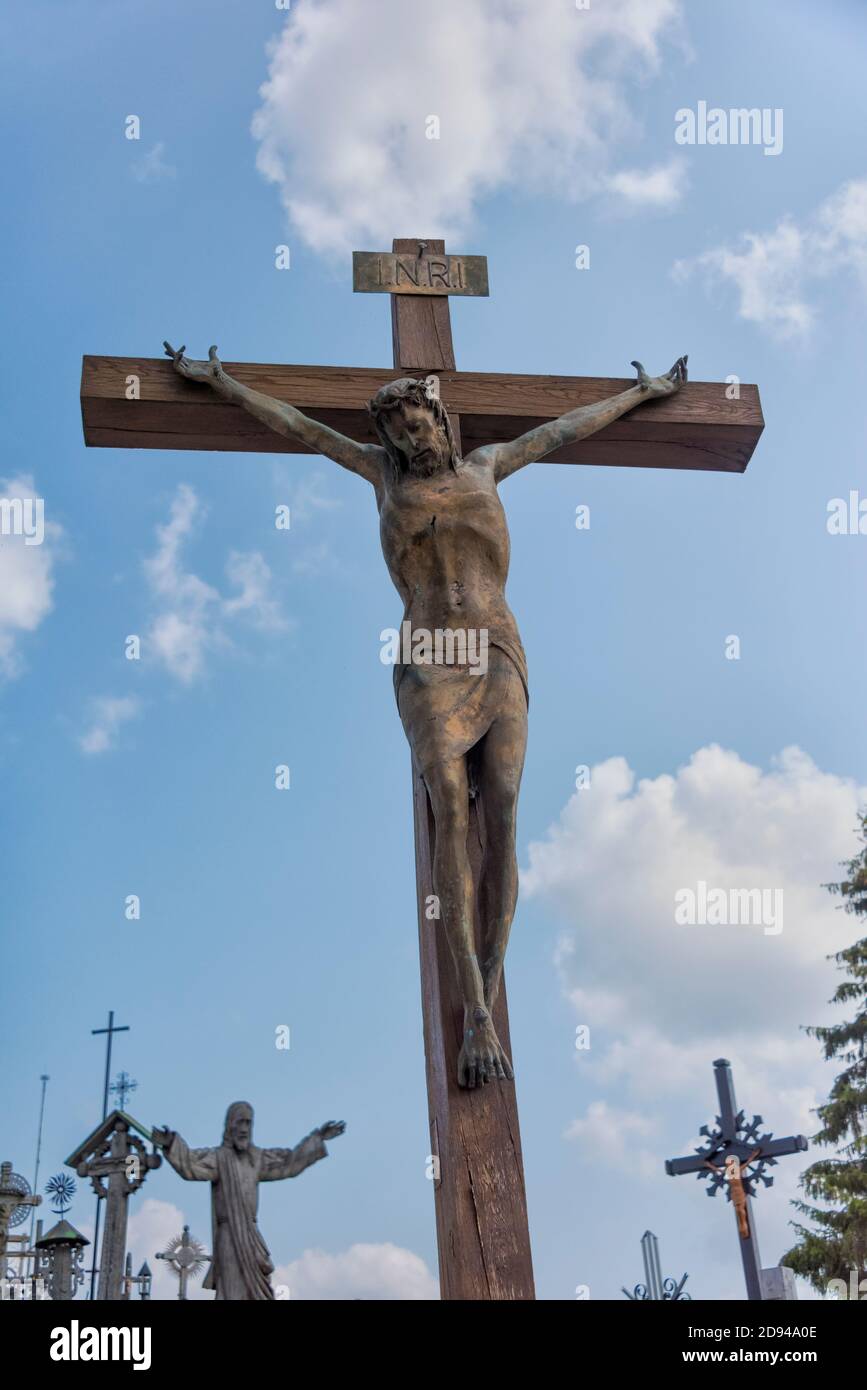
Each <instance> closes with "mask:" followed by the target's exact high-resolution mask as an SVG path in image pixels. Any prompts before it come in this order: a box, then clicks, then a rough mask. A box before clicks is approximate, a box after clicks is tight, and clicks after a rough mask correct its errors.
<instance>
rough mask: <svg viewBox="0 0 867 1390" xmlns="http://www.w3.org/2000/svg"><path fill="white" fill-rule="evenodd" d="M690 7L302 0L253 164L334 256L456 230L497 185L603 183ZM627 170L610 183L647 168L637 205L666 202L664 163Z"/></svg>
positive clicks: (535, 188) (534, 190)
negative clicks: (667, 41)
mask: <svg viewBox="0 0 867 1390" xmlns="http://www.w3.org/2000/svg"><path fill="white" fill-rule="evenodd" d="M680 15H681V4H680V0H606V3H605V4H598V5H596V4H594V5H593V6H591V8H590V9H589V10H578V9H577V8H576V7H575V6H574V5H571V4H568V3H564V0H534V3H533V4H527V3H526V0H500V3H499V4H496V5H493V4H490V3H488V2H487V0H440V3H439V4H438V6H437V7H436V10H435V11H431V12H430V13H427V12H425V13H424V14H423V15H422V13H421V12H418V13H416V11H415V10H412V9H410V10H408V9H407V7H406V5H405V4H404V3H403V0H377V4H376V7H375V15H374V11H373V9H372V7H370V6H365V5H359V4H358V3H357V0H327V3H325V0H302V2H301V3H299V4H297V5H293V7H292V11H291V14H290V15H289V17H288V19H287V21H286V24H285V26H284V29H283V31H282V33H281V34H280V36H279V37H278V38H277V39H276V41H275V42H274V44H273V45H272V47H271V51H270V65H269V76H268V80H267V81H266V82H265V83H264V85H263V86H262V88H261V96H262V105H261V107H260V108H259V110H258V111H257V113H256V115H255V117H254V121H253V133H254V135H255V137H256V139H257V140H258V141H259V151H258V156H257V164H258V167H259V169H260V171H261V172H262V173H263V174H264V175H265V177H266V178H268V179H269V180H271V181H272V182H274V183H275V184H276V185H277V187H278V188H279V190H280V196H281V199H282V202H283V205H284V207H285V209H286V212H287V214H288V217H289V220H290V223H291V224H292V225H293V226H294V228H295V229H296V230H297V232H298V234H299V235H300V236H301V237H302V238H303V240H304V241H306V242H307V243H308V244H309V245H311V246H312V247H314V249H316V250H317V251H324V252H332V253H340V254H345V253H346V252H347V250H349V249H352V248H354V249H371V248H374V249H375V248H383V249H387V248H388V246H389V245H390V238H391V237H392V236H394V235H422V236H443V237H445V238H446V239H447V240H448V241H449V242H450V243H452V244H454V242H455V240H456V239H457V238H458V237H460V236H463V235H464V234H465V233H466V231H467V230H468V228H469V227H471V225H472V219H473V213H474V209H475V205H476V203H477V202H478V201H479V200H480V199H481V198H483V197H486V196H488V195H489V194H491V193H493V192H495V191H498V190H501V189H507V188H518V189H520V190H521V192H525V193H527V194H529V195H531V196H532V195H533V194H538V193H540V192H541V193H550V194H553V195H555V196H559V197H566V198H568V199H569V200H570V201H577V200H578V199H581V198H584V197H586V196H588V195H592V194H595V193H599V192H602V191H604V190H605V189H606V188H608V187H609V186H610V174H611V165H612V152H613V151H614V150H615V149H616V148H618V147H619V146H620V145H621V144H622V142H624V141H625V140H627V139H628V140H630V141H631V142H633V143H634V141H635V140H636V138H637V133H638V130H637V122H636V120H635V118H634V117H633V116H632V114H631V112H630V110H629V106H628V96H629V92H630V89H631V88H632V87H634V85H635V82H636V80H637V78H639V77H640V76H644V75H646V74H648V73H652V72H653V71H654V70H655V69H656V68H657V67H658V64H659V61H660V45H661V42H662V40H663V39H664V38H666V37H668V36H669V35H670V34H671V35H672V36H673V35H674V34H676V33H678V32H679V25H678V21H679V19H680ZM371 36H373V37H374V38H375V48H374V57H373V59H371V58H370V57H369V56H368V58H367V60H366V62H365V63H364V64H361V65H360V64H359V54H361V53H364V54H367V55H369V54H370V52H371ZM430 117H436V118H437V119H438V121H439V138H438V139H431V138H428V135H427V133H426V132H427V131H428V130H429V129H431V128H432V127H431V126H430V125H429V118H430ZM624 179H625V183H624V187H623V188H621V189H619V190H618V189H617V188H614V189H613V191H614V192H615V193H617V192H622V193H625V196H626V198H627V200H629V201H631V202H632V203H633V204H635V203H636V202H637V204H638V205H641V204H642V199H640V198H639V199H637V200H636V197H635V193H636V190H637V189H638V188H639V187H641V186H642V185H641V179H643V180H644V183H643V189H644V199H643V202H644V204H645V205H646V202H647V198H648V197H649V196H650V190H651V189H655V200H656V201H660V200H661V198H662V193H663V191H664V182H665V180H664V178H663V176H662V175H658V174H654V173H652V174H650V175H642V176H636V175H634V174H633V175H625V176H624ZM630 179H631V180H632V181H631V182H630ZM648 180H649V182H648Z"/></svg>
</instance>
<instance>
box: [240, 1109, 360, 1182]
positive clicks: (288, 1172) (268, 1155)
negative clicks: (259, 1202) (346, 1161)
mask: <svg viewBox="0 0 867 1390" xmlns="http://www.w3.org/2000/svg"><path fill="white" fill-rule="evenodd" d="M345 1128H346V1125H345V1124H344V1123H343V1121H342V1120H329V1121H328V1123H327V1124H324V1125H321V1126H320V1127H319V1129H314V1130H313V1132H312V1133H311V1134H308V1135H307V1138H306V1139H302V1140H301V1143H300V1144H296V1145H295V1148H294V1149H263V1150H262V1157H261V1164H262V1166H261V1169H260V1171H259V1181H260V1182H278V1181H279V1180H280V1179H281V1178H296V1177H297V1176H298V1174H299V1173H303V1172H304V1169H305V1168H309V1167H310V1165H311V1163H317V1162H318V1161H319V1159H320V1158H327V1157H328V1150H327V1149H326V1147H325V1140H326V1139H336V1138H337V1137H338V1135H340V1134H342V1133H343V1131H344V1130H345Z"/></svg>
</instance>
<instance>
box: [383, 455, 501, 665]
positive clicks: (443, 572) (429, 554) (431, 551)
mask: <svg viewBox="0 0 867 1390" xmlns="http://www.w3.org/2000/svg"><path fill="white" fill-rule="evenodd" d="M377 501H378V504H379V517H380V539H381V542H382V553H383V556H384V557H385V563H386V565H387V566H388V572H389V574H390V575H391V578H392V580H393V582H394V585H395V588H396V589H397V591H398V593H399V594H400V596H401V598H402V599H403V603H404V620H409V622H410V623H411V624H412V629H413V631H414V632H416V631H418V630H419V629H422V628H423V629H426V630H428V631H429V632H435V631H436V630H437V629H451V630H452V631H454V632H457V631H460V630H465V631H468V632H469V631H471V630H475V631H476V632H480V631H482V630H485V631H487V632H488V634H489V639H488V640H489V641H490V643H491V644H492V645H494V646H502V647H504V648H505V650H506V651H508V652H509V653H510V655H512V657H513V659H514V660H515V662H516V664H517V665H518V667H519V669H520V670H521V675H522V678H524V679H525V659H524V653H523V648H522V646H521V638H520V635H519V633H518V625H517V623H516V622H515V618H514V615H513V613H512V611H511V609H510V608H509V605H508V603H507V602H506V580H507V578H508V574H509V528H508V525H507V523H506V514H505V511H504V510H503V504H502V502H501V501H500V497H499V494H498V492H497V485H496V482H495V481H494V475H493V470H492V468H491V466H490V465H489V464H482V463H473V462H467V461H462V462H461V463H460V464H459V466H458V469H457V471H455V470H454V469H452V468H451V467H448V468H444V469H442V470H441V471H439V472H437V473H435V474H433V475H432V476H431V477H427V478H419V477H415V476H412V475H402V476H401V477H400V478H390V477H389V476H388V469H387V468H384V469H383V483H382V485H381V487H379V488H377Z"/></svg>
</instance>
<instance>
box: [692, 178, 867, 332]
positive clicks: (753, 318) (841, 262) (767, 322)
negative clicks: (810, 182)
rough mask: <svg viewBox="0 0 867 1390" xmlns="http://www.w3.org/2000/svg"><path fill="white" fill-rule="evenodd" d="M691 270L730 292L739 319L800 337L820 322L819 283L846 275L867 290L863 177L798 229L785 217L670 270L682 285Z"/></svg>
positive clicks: (866, 194)
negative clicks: (815, 293)
mask: <svg viewBox="0 0 867 1390" xmlns="http://www.w3.org/2000/svg"><path fill="white" fill-rule="evenodd" d="M695 270H702V271H705V272H709V273H710V276H711V277H712V278H716V279H717V280H721V281H723V282H727V283H728V284H729V285H730V286H732V287H733V288H734V290H735V293H736V295H737V299H738V314H739V316H740V317H741V318H742V319H746V320H748V321H749V322H750V323H756V324H758V325H760V326H761V327H762V328H766V329H767V330H768V331H769V332H771V333H773V334H775V335H776V336H777V337H780V338H804V337H805V336H806V335H807V333H808V332H809V331H810V329H811V328H812V327H813V326H814V324H815V322H816V319H817V309H816V306H815V304H814V302H813V298H814V296H813V294H812V291H814V290H816V289H817V288H818V285H819V282H821V281H823V280H827V279H829V278H830V277H831V276H833V275H836V274H841V273H847V272H848V273H849V274H854V275H855V277H856V279H857V280H858V282H860V284H861V287H862V289H867V179H853V180H851V181H850V182H849V183H846V184H843V185H842V187H840V188H839V189H838V190H837V191H836V192H835V193H834V194H832V195H831V197H829V198H826V199H825V201H824V202H823V203H821V204H820V205H819V207H818V208H817V209H816V210H815V212H813V213H812V214H811V215H810V216H809V217H807V218H806V219H804V220H803V221H802V222H800V223H799V222H798V221H796V220H795V219H794V218H792V217H783V218H781V219H780V221H779V222H778V223H777V225H776V227H774V228H772V229H771V230H770V231H767V232H746V233H745V234H744V235H743V236H742V237H741V239H740V242H739V243H738V244H737V245H736V246H717V247H714V248H712V249H711V250H709V251H705V252H704V253H703V255H701V256H696V257H694V258H692V259H690V260H684V261H677V262H676V263H675V266H674V274H675V277H676V278H678V279H681V280H682V279H685V278H686V277H688V276H689V275H690V274H691V273H692V272H693V271H695Z"/></svg>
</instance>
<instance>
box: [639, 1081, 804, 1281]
mask: <svg viewBox="0 0 867 1390" xmlns="http://www.w3.org/2000/svg"><path fill="white" fill-rule="evenodd" d="M713 1067H714V1076H715V1078H716V1089H717V1095H718V1097H719V1108H720V1113H719V1114H718V1115H717V1117H716V1125H715V1126H714V1128H713V1129H710V1128H709V1127H708V1126H707V1125H702V1127H701V1129H700V1130H699V1134H702V1135H704V1138H705V1142H704V1144H702V1145H700V1146H699V1147H698V1148H696V1150H695V1154H694V1155H691V1156H690V1157H688V1158H669V1159H666V1163H665V1171H666V1173H668V1174H669V1176H670V1177H679V1176H680V1174H681V1173H695V1175H696V1177H697V1178H698V1180H699V1181H700V1182H701V1181H703V1180H706V1181H707V1184H708V1186H707V1195H708V1196H709V1197H715V1196H716V1194H717V1192H718V1191H719V1189H720V1188H721V1187H724V1188H725V1190H726V1197H727V1199H728V1201H730V1202H731V1203H732V1205H733V1206H734V1209H735V1216H736V1218H737V1227H738V1238H739V1239H738V1244H739V1245H740V1250H741V1260H742V1261H743V1266H744V1278H745V1280H746V1285H747V1298H749V1299H754V1300H758V1301H761V1299H762V1263H761V1259H760V1256H759V1243H758V1238H757V1236H756V1228H755V1222H754V1220H753V1215H752V1210H751V1205H750V1202H751V1199H752V1198H753V1197H755V1196H757V1187H756V1184H757V1183H759V1182H761V1183H763V1184H764V1186H765V1187H770V1186H771V1185H772V1184H773V1181H774V1179H773V1177H772V1176H769V1175H768V1174H767V1173H766V1172H765V1169H766V1168H773V1167H775V1166H776V1162H777V1159H778V1158H780V1157H782V1156H783V1155H784V1154H794V1153H803V1152H804V1150H805V1149H806V1148H807V1141H806V1139H805V1138H804V1136H803V1134H794V1135H790V1136H789V1137H788V1138H786V1139H774V1138H772V1136H771V1135H770V1133H767V1134H759V1126H760V1125H762V1124H764V1120H763V1119H762V1117H761V1115H754V1116H753V1118H752V1120H751V1121H750V1122H749V1124H748V1123H747V1120H746V1116H745V1115H744V1112H743V1110H738V1108H737V1103H736V1102H735V1088H734V1082H733V1080H732V1069H731V1063H730V1062H728V1061H727V1060H726V1058H725V1057H719V1058H718V1059H717V1061H715V1062H714V1064H713Z"/></svg>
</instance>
